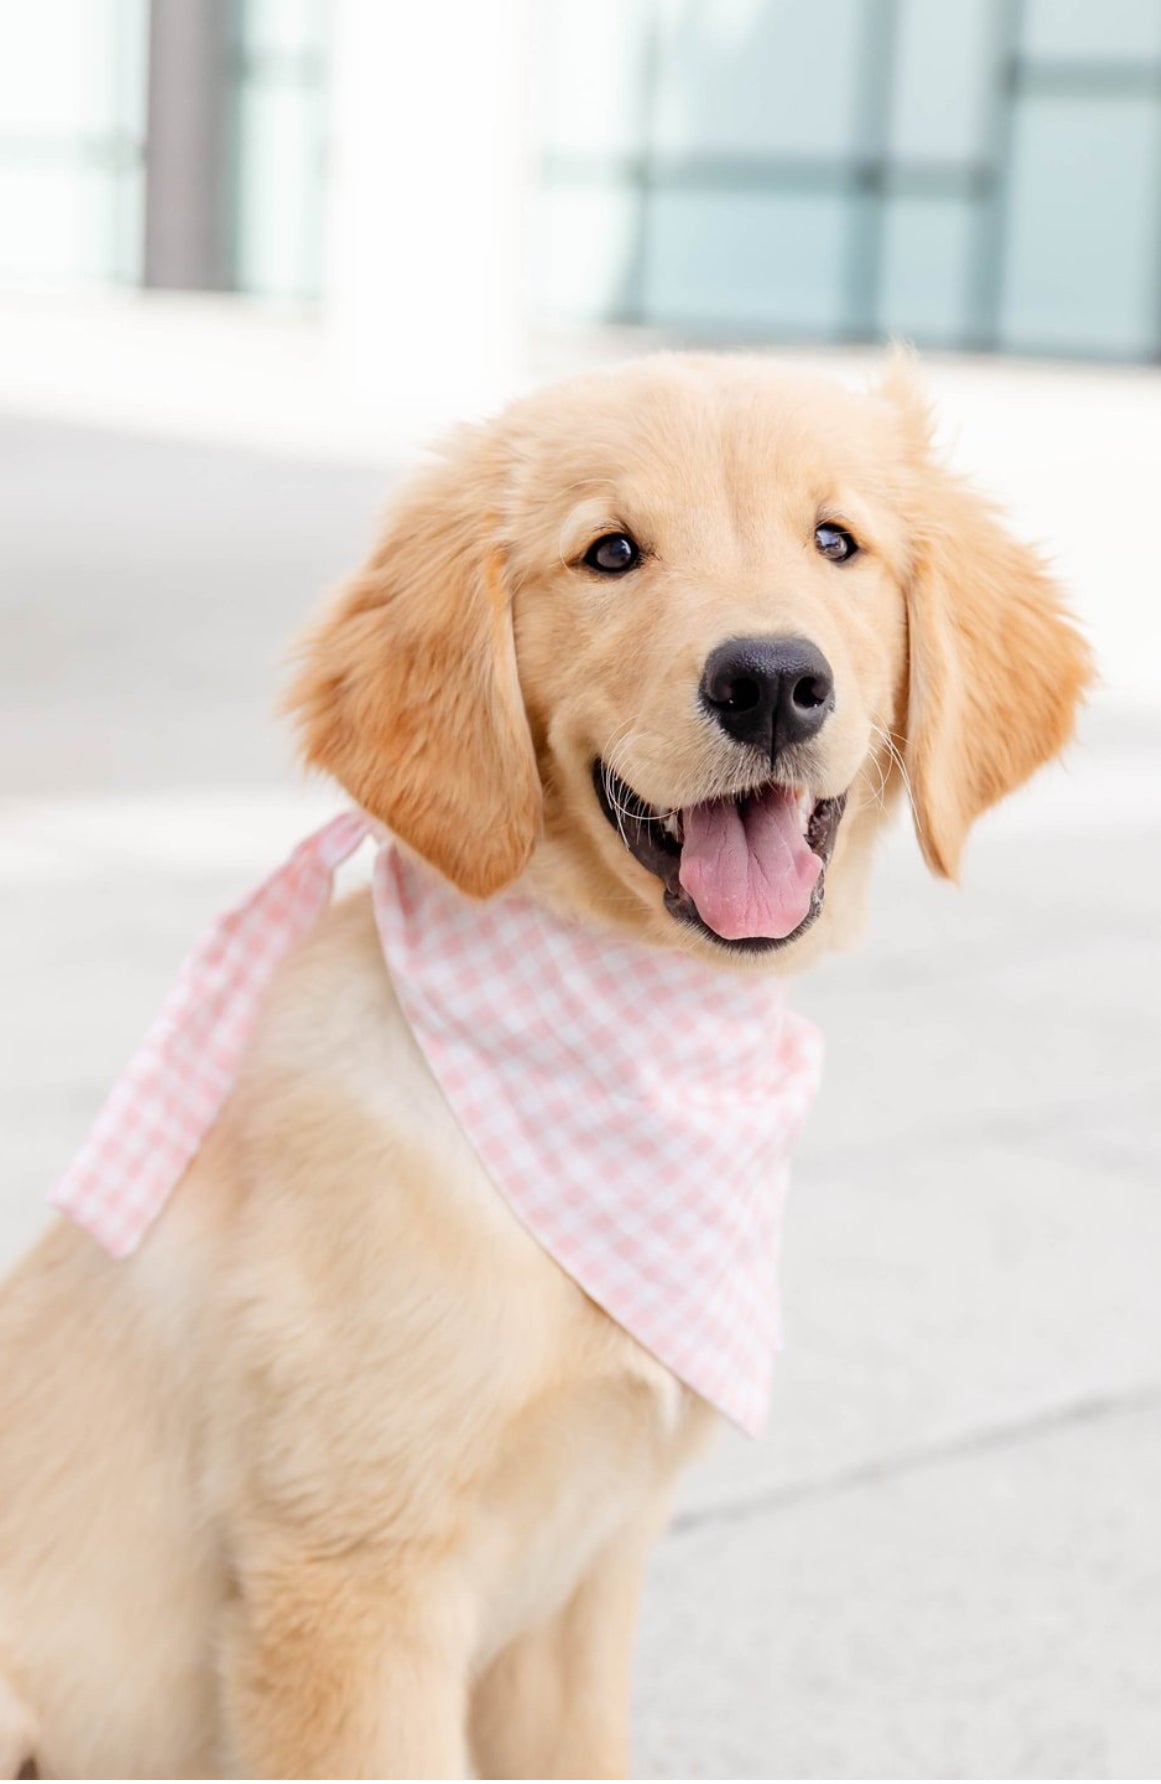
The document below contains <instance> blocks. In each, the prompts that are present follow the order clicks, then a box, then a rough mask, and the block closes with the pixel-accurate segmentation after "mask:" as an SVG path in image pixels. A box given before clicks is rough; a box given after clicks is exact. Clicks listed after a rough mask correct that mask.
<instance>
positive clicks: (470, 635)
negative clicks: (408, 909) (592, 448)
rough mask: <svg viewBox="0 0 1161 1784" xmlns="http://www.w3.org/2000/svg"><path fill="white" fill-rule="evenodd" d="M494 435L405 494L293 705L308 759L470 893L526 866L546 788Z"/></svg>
mask: <svg viewBox="0 0 1161 1784" xmlns="http://www.w3.org/2000/svg"><path fill="white" fill-rule="evenodd" d="M503 474H504V460H503V454H502V448H501V446H500V444H499V442H498V441H497V440H496V439H495V437H494V436H492V435H491V434H488V433H486V432H482V431H471V432H468V433H466V434H465V435H462V436H460V438H459V440H458V441H456V442H455V443H454V444H453V447H452V449H451V451H450V452H449V453H448V455H447V456H446V457H445V458H444V460H443V461H442V462H441V463H440V464H439V465H438V466H436V467H434V468H433V469H431V470H428V471H425V472H424V473H422V474H421V475H420V476H419V477H417V478H416V479H415V481H414V482H413V483H412V484H411V486H410V487H409V488H408V489H407V490H406V491H405V493H404V495H403V497H402V500H401V501H400V502H399V504H398V506H397V508H396V510H395V512H394V514H393V515H392V517H391V519H390V522H389V525H388V529H387V532H386V535H385V537H384V538H383V540H382V541H381V543H380V544H379V546H378V548H377V550H376V551H375V552H374V554H373V555H372V557H371V559H370V561H369V562H368V563H367V565H366V566H365V567H364V569H362V570H361V571H360V572H359V573H358V574H357V575H356V576H355V577H353V578H352V580H351V581H350V582H349V583H348V584H347V586H346V587H345V589H343V590H342V592H341V593H340V596H339V599H338V602H337V604H336V606H335V607H334V608H333V610H332V611H331V612H330V613H329V614H328V615H327V616H326V617H325V618H324V619H323V621H322V623H321V624H320V625H319V626H318V627H317V629H316V630H315V631H314V632H313V634H311V635H310V636H309V637H308V638H307V639H306V640H305V641H304V643H303V645H302V647H301V652H300V654H301V668H300V671H299V674H298V677H297V679H296V681H295V683H294V685H293V686H292V688H291V690H290V693H289V696H288V699H287V707H288V710H290V711H291V712H293V713H294V714H295V716H296V718H297V720H298V724H299V727H300V731H301V736H302V743H303V749H304V753H305V756H306V759H307V761H308V762H309V763H311V764H312V766H314V767H316V768H322V769H325V770H326V772H327V773H328V774H332V775H334V777H335V778H336V779H337V780H339V781H341V782H342V784H343V786H345V787H346V789H347V791H348V792H349V793H351V794H352V795H353V797H354V798H355V799H356V800H357V801H358V803H359V804H360V805H361V806H362V807H363V808H364V810H365V811H368V812H370V813H371V814H372V816H373V817H376V818H379V819H380V820H381V821H382V822H383V823H384V824H386V825H387V826H388V828H389V829H391V830H392V831H394V833H395V834H396V835H397V836H398V837H400V838H401V839H402V840H403V841H404V842H406V843H408V844H409V845H410V847H412V848H413V849H415V850H416V852H417V853H418V854H420V855H422V856H424V857H425V858H426V859H427V860H428V861H430V862H431V863H432V865H433V866H435V867H437V868H438V869H439V871H440V872H441V873H443V874H444V875H446V877H447V878H448V879H450V880H452V881H453V882H454V883H455V884H456V885H458V886H459V887H461V888H462V890H463V891H465V892H469V893H471V894H473V895H474V896H475V897H478V898H486V897H487V896H488V895H489V894H491V893H493V892H496V891H498V890H499V889H500V888H501V887H502V886H504V885H506V884H507V883H508V882H509V881H510V880H513V879H515V877H516V875H517V874H518V873H519V872H520V870H521V869H522V868H523V867H524V865H525V863H526V862H527V860H528V857H529V855H530V854H531V852H532V847H533V844H534V843H535V841H536V837H537V833H538V830H539V827H540V818H541V788H540V780H539V776H538V773H537V767H536V756H535V752H534V749H533V744H532V737H531V734H530V732H529V728H528V721H527V718H526V716H525V711H524V702H523V699H522V697H521V692H520V683H519V680H518V677H517V672H516V648H515V643H514V639H513V632H512V614H511V598H510V592H509V588H508V582H507V576H506V571H505V564H504V557H503V553H502V551H501V549H500V545H499V542H498V540H497V538H496V536H495V533H496V519H495V516H496V513H497V504H498V502H499V500H500V496H501V488H500V485H501V482H502V478H503Z"/></svg>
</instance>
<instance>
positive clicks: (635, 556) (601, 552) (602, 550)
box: [584, 533, 641, 576]
mask: <svg viewBox="0 0 1161 1784" xmlns="http://www.w3.org/2000/svg"><path fill="white" fill-rule="evenodd" d="M584 561H585V563H586V564H587V565H588V567H589V569H590V570H599V571H600V572H601V574H602V576H623V575H624V574H625V571H626V570H635V569H636V568H637V565H638V564H639V563H640V562H641V548H640V546H639V545H638V544H637V541H636V539H634V538H631V537H630V535H629V534H628V533H606V534H605V535H604V537H603V538H601V539H594V541H593V543H592V544H591V545H590V546H589V548H588V550H587V551H586V552H585V556H584Z"/></svg>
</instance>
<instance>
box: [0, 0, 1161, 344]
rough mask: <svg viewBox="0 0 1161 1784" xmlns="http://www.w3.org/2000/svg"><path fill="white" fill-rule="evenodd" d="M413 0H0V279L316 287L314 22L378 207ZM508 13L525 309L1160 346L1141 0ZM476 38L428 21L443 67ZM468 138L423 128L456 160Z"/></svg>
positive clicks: (607, 6) (292, 289) (621, 321)
mask: <svg viewBox="0 0 1161 1784" xmlns="http://www.w3.org/2000/svg"><path fill="white" fill-rule="evenodd" d="M376 10H377V11H378V12H379V13H380V14H381V15H383V16H382V17H381V18H380V20H379V21H377V22H376V21H372V20H369V19H368V18H366V17H365V16H363V17H360V14H362V15H366V14H367V13H368V12H369V11H370V12H374V11H376ZM422 10H423V9H422V8H405V7H393V6H392V5H391V3H390V0H384V4H383V5H381V6H380V7H378V8H377V9H376V8H374V7H372V8H368V7H367V6H366V5H365V4H363V5H360V4H358V3H355V4H352V3H351V0H192V3H191V0H152V4H150V0H37V4H36V5H35V6H29V5H27V4H25V3H24V0H5V3H4V5H3V6H0V29H2V30H3V36H4V43H5V53H4V56H3V58H2V59H0V215H2V216H3V228H2V230H0V272H2V275H3V278H4V279H5V280H6V281H7V282H9V283H15V284H25V285H28V284H32V285H44V284H51V285H55V286H57V287H58V288H59V287H74V288H75V287H77V286H82V285H88V286H92V285H118V286H126V285H128V286H142V285H143V286H153V287H177V288H180V289H191V288H194V289H208V290H221V291H232V292H237V293H239V294H243V295H250V296H255V297H262V298H278V299H284V300H289V301H293V302H304V303H310V304H317V305H319V306H320V307H321V308H322V309H324V310H325V309H326V307H327V305H328V304H329V303H330V302H331V301H332V300H333V299H334V298H335V297H336V296H337V295H341V294H340V293H337V292H336V281H338V280H341V278H342V275H343V268H342V266H341V264H339V263H336V259H335V257H334V256H333V255H332V254H331V253H330V251H329V249H328V225H329V221H330V219H331V213H332V211H333V209H334V207H335V206H336V205H341V204H342V202H343V195H342V193H341V192H340V191H339V190H338V187H339V184H340V182H341V181H342V180H343V179H345V178H346V177H348V175H349V172H350V170H349V168H348V167H347V165H346V163H345V162H344V160H343V158H342V157H341V156H336V155H334V154H333V153H332V148H333V145H334V137H335V134H336V127H337V128H338V129H339V131H340V132H341V130H342V129H343V128H344V127H345V126H346V125H347V124H348V123H349V120H348V119H339V120H337V121H336V117H335V102H336V79H335V76H336V50H338V51H339V52H340V54H342V55H344V56H346V55H350V54H354V55H356V56H365V55H369V54H372V53H373V51H374V50H375V49H379V50H381V51H382V53H383V56H384V58H385V59H384V60H382V61H378V62H377V64H376V91H377V104H378V109H379V111H380V114H381V128H380V131H379V133H378V135H379V142H378V146H379V148H380V149H381V150H382V154H381V157H380V159H379V164H378V165H377V166H376V168H375V180H376V183H377V185H378V188H379V191H380V194H381V200H382V207H381V216H382V220H383V222H384V224H385V226H387V227H388V228H390V227H391V223H390V218H391V211H392V191H393V187H395V186H396V185H397V184H398V183H399V182H400V181H401V180H404V179H406V180H419V181H420V182H422V181H423V179H424V177H425V172H426V171H427V170H426V168H425V160H426V158H427V156H428V154H429V152H430V141H429V140H425V137H426V135H427V133H426V132H425V130H424V129H423V126H422V122H420V123H419V125H418V127H417V128H416V130H415V132H414V135H413V138H412V141H411V142H410V144H404V143H402V142H401V141H400V140H399V137H398V132H397V129H396V127H395V125H394V124H393V120H392V116H391V114H393V113H394V112H396V111H397V110H398V107H399V104H400V98H401V93H400V89H401V88H402V87H405V86H406V85H407V84H408V82H409V81H410V80H411V79H413V76H412V75H409V74H408V72H407V69H408V67H409V66H411V65H412V62H411V56H410V54H409V51H410V50H411V48H412V40H413V39H414V38H415V37H416V36H417V35H422V30H421V27H420V26H419V25H418V24H417V21H416V20H415V19H414V17H408V16H407V15H408V14H414V13H417V12H420V11H422ZM477 10H478V11H479V12H480V13H482V14H484V15H489V14H492V15H494V16H495V17H496V18H497V19H498V20H499V24H498V28H497V29H496V32H495V41H494V42H493V44H492V46H491V48H490V49H487V48H486V49H485V62H484V64H483V65H482V66H481V65H480V63H479V62H478V61H475V60H474V58H473V61H474V67H473V72H474V73H475V75H476V76H477V77H478V78H480V79H487V78H488V76H489V74H490V72H491V70H490V63H491V62H493V61H494V60H495V57H496V55H497V52H499V53H500V54H503V52H504V50H505V48H506V44H505V29H504V24H503V20H502V19H500V18H499V15H501V14H504V13H507V12H510V10H511V9H510V7H509V5H508V0H502V4H499V5H497V4H493V5H491V6H489V5H483V6H481V7H480V8H478V9H477ZM391 14H394V15H395V16H394V17H391V16H389V15H391ZM526 22H527V24H528V26H529V28H530V30H531V32H532V34H533V37H534V41H533V42H532V44H531V47H530V51H529V52H528V53H527V61H526V67H525V76H526V80H527V85H528V88H529V90H530V91H531V93H532V94H533V96H534V98H535V100H536V101H537V105H536V111H535V120H534V125H533V131H532V134H531V141H530V144H529V147H530V151H531V153H530V163H531V183H532V187H533V191H532V194H531V202H530V203H529V205H528V206H527V207H526V210H525V214H524V219H523V220H524V225H525V228H526V230H527V234H528V237H529V239H528V242H527V244H526V255H525V260H526V274H527V278H526V283H525V289H524V292H523V294H522V295H523V297H524V299H525V301H526V304H527V309H528V313H529V314H530V315H531V316H532V317H534V318H535V319H537V320H539V321H541V322H544V323H549V324H551V323H560V322H569V323H578V322H579V323H585V324H617V325H622V326H623V325H628V326H634V325H636V326H646V327H660V328H664V329H668V330H677V331H680V332H681V333H682V334H684V335H697V336H699V337H705V338H709V339H712V340H738V339H745V340H759V341H786V340H808V341H815V342H817V341H848V342H849V341H874V340H879V339H882V338H883V337H884V336H887V335H892V334H903V335H906V336H908V337H910V338H912V339H914V340H915V341H916V342H918V343H919V344H921V345H924V346H931V347H939V348H951V349H968V350H973V351H979V350H986V351H993V350H998V351H1011V352H1016V353H1021V354H1053V355H1067V356H1077V357H1086V358H1094V359H1122V360H1124V359H1128V360H1148V359H1157V358H1158V357H1161V3H1159V0H1102V3H1100V4H1095V3H1094V0H944V3H942V4H932V0H812V4H810V5H804V4H801V0H712V3H711V0H544V3H543V4H541V5H539V6H535V7H529V8H527V9H526ZM348 40H352V41H350V42H349V41H348ZM479 47H480V46H479V45H478V43H475V42H469V43H462V44H461V43H457V41H456V39H455V36H454V34H453V35H452V36H451V37H450V39H445V40H443V41H442V42H441V43H440V45H439V49H440V55H441V57H442V58H443V60H444V62H445V64H447V65H450V64H454V63H455V62H457V61H459V60H460V59H461V58H463V57H464V56H466V55H468V54H469V53H470V52H472V51H478V50H479ZM341 78H343V79H346V76H345V75H343V76H342V77H341ZM453 85H454V82H453ZM504 85H505V83H504V82H501V83H500V86H501V90H502V89H503V87H504ZM425 102H426V103H427V104H429V105H430V106H431V115H432V116H433V117H434V119H435V121H436V122H437V123H442V126H443V128H444V129H445V130H447V129H449V127H450V120H449V119H448V118H447V117H446V115H445V107H444V104H443V102H442V101H441V99H440V97H439V95H438V94H435V95H431V94H428V93H425ZM497 123H498V126H499V127H500V128H503V120H498V121H497ZM360 128H361V129H362V130H363V132H364V142H363V153H364V154H365V155H366V156H367V157H368V158H372V159H373V158H374V157H375V150H376V146H377V145H376V141H375V132H374V130H373V129H367V128H366V126H365V125H363V124H361V125H360ZM494 153H495V147H494V145H489V144H487V143H485V142H482V141H481V139H480V137H479V136H478V135H475V136H473V138H472V139H471V140H466V139H463V138H460V139H459V140H456V141H455V143H454V155H455V159H457V160H458V161H459V163H460V167H461V178H462V177H463V175H464V172H465V169H466V164H467V163H468V162H469V161H470V160H471V159H472V158H473V157H474V156H477V155H480V154H483V155H484V156H485V158H489V157H490V156H492V155H494ZM366 222H367V223H369V222H370V219H369V218H367V219H366ZM429 224H430V228H431V230H432V231H433V232H434V231H438V230H440V229H441V227H442V225H441V221H440V217H439V215H438V213H437V212H435V211H433V212H432V213H430V215H429ZM425 245H426V244H424V243H423V242H422V241H418V240H414V239H412V240H399V241H398V242H397V243H396V246H397V248H398V251H399V253H400V254H401V255H403V256H410V255H412V254H415V253H419V254H422V253H423V251H424V248H425ZM356 276H357V272H356Z"/></svg>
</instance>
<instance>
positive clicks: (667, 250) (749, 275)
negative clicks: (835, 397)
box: [645, 192, 850, 337]
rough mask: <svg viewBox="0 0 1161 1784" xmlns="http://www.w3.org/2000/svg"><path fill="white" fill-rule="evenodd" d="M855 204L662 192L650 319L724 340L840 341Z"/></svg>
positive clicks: (649, 288) (649, 284) (654, 210)
mask: <svg viewBox="0 0 1161 1784" xmlns="http://www.w3.org/2000/svg"><path fill="white" fill-rule="evenodd" d="M849 202H850V201H849V200H848V199H846V198H843V197H841V196H838V195H835V194H823V195H817V194H816V195H806V194H799V193H794V194H772V195H770V196H767V195H765V194H756V193H718V192H697V193H688V194H686V193H677V192H674V193H668V192H665V193H658V194H657V195H656V196H655V197H654V198H653V200H652V202H651V204H650V209H649V233H648V260H647V264H646V286H645V300H646V312H647V314H646V320H647V321H649V322H652V323H659V324H666V323H670V324H673V325H674V326H677V327H681V326H689V327H694V328H696V327H702V326H704V327H707V328H710V329H713V328H715V327H721V328H722V329H723V330H724V332H726V333H734V332H736V333H740V334H747V333H750V334H755V335H763V334H772V335H776V334H779V333H783V332H786V333H791V334H799V333H801V334H809V335H814V336H816V337H817V336H825V335H828V334H833V333H834V332H835V331H836V330H837V329H838V328H839V327H840V325H841V322H842V318H843V272H844V264H845V261H844V249H845V244H846V234H847V221H848V212H849Z"/></svg>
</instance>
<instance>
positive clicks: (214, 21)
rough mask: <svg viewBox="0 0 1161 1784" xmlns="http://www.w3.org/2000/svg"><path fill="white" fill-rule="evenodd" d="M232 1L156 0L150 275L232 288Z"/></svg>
mask: <svg viewBox="0 0 1161 1784" xmlns="http://www.w3.org/2000/svg"><path fill="white" fill-rule="evenodd" d="M231 15H232V6H231V0H152V3H151V6H150V12H149V96H148V124H147V133H146V144H145V256H144V269H145V270H144V283H145V284H146V285H152V286H157V287H164V288H168V289H171V290H179V291H221V290H228V289H229V288H230V286H231V284H232V282H233V280H232V270H233V269H232V265H231V262H232V258H233V256H232V252H231V230H230V209H231V202H230V200H231V195H230V78H229V76H230V49H231Z"/></svg>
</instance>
